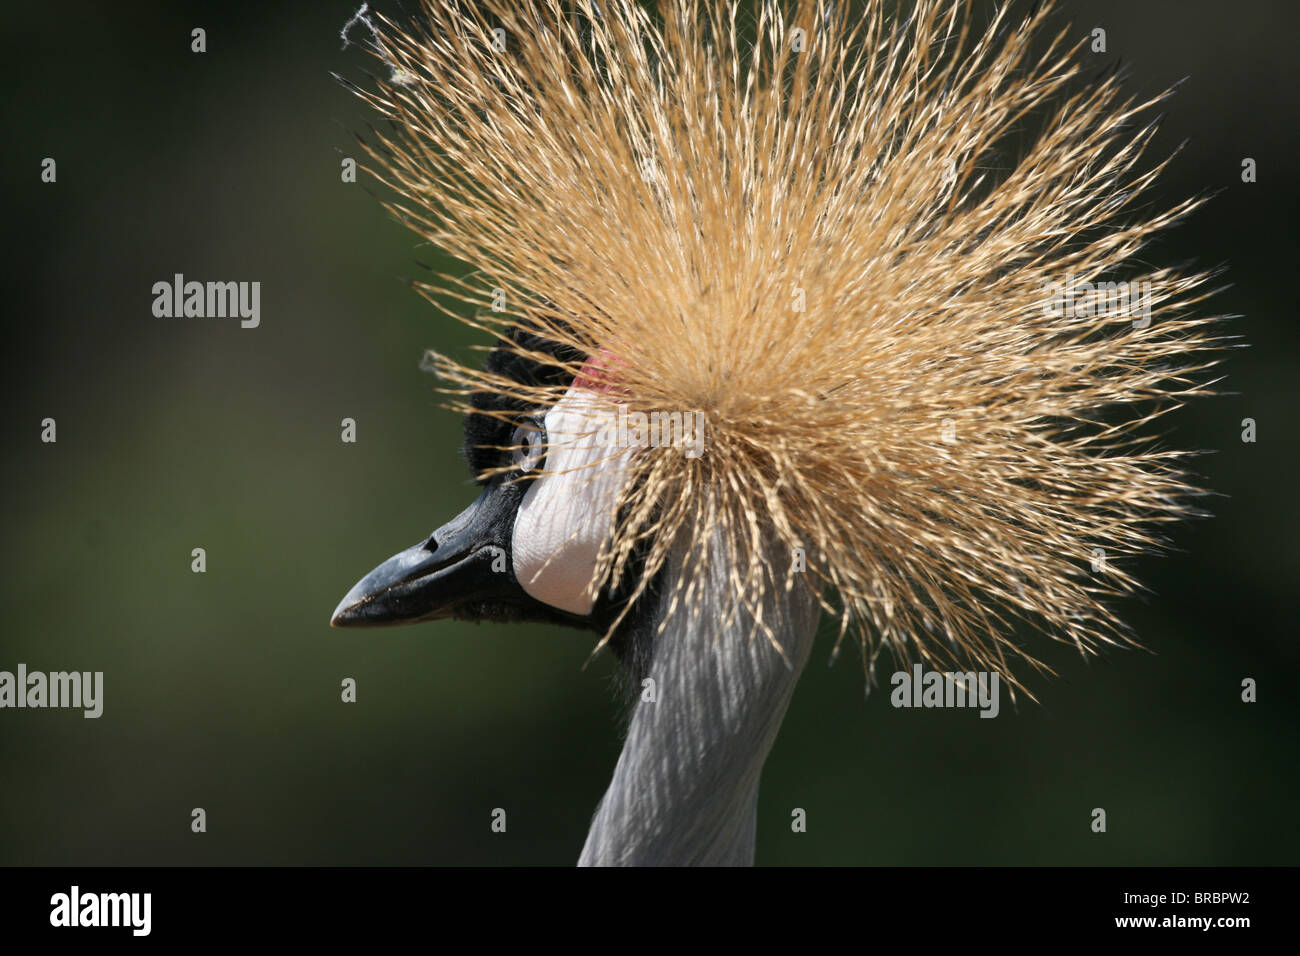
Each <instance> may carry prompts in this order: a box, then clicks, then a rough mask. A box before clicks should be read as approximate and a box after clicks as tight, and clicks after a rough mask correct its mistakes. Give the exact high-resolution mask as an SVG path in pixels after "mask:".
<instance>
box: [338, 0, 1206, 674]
mask: <svg viewBox="0 0 1300 956" xmlns="http://www.w3.org/2000/svg"><path fill="white" fill-rule="evenodd" d="M864 6H865V9H863V8H862V6H860V5H853V4H848V3H842V2H836V3H831V2H826V0H806V2H794V3H792V4H788V5H785V4H778V3H775V2H760V3H758V4H757V5H751V4H748V3H740V2H736V0H720V2H713V3H706V2H700V0H663V2H661V3H660V4H659V7H658V9H657V11H655V12H650V11H647V10H645V9H643V8H642V7H640V6H637V5H635V4H632V3H629V2H626V0H602V2H600V3H599V4H596V3H591V2H577V3H573V4H562V3H560V2H558V0H540V2H536V3H531V4H519V3H517V2H515V0H486V2H484V3H482V4H480V5H468V4H459V3H455V2H451V0H423V13H424V20H425V22H424V23H423V24H422V25H421V26H420V27H419V28H418V29H415V30H404V29H402V28H400V27H399V26H397V25H396V24H395V23H393V22H392V21H390V20H388V19H385V18H384V17H382V16H380V15H379V14H377V13H375V14H372V18H373V23H374V25H375V27H376V31H375V38H374V39H375V53H376V55H377V56H378V57H379V58H380V60H381V61H382V63H383V64H384V66H385V68H386V70H387V72H388V74H389V75H390V76H395V77H399V78H400V82H398V81H385V80H383V79H377V80H376V81H375V84H374V86H373V88H372V89H370V90H369V91H366V92H363V93H362V94H361V95H362V96H363V97H364V98H365V99H366V100H367V101H368V102H370V103H371V104H372V105H373V106H374V107H376V108H377V109H378V110H379V111H380V113H382V114H383V115H384V116H385V117H387V118H388V119H389V120H391V121H392V122H391V130H389V131H381V132H379V134H378V136H377V138H375V139H369V138H368V139H367V140H366V142H367V144H368V145H367V148H368V150H369V153H370V156H371V157H372V159H373V164H372V167H371V169H370V171H371V172H372V173H373V174H374V175H375V176H377V177H378V178H379V179H380V180H382V181H383V182H385V183H386V184H387V185H388V186H390V187H391V188H392V190H393V193H394V195H395V197H396V198H394V199H392V200H391V203H390V208H391V209H392V211H393V212H394V213H395V214H396V215H397V216H398V217H399V218H400V219H401V220H402V221H403V222H405V223H407V224H408V225H409V226H410V227H411V228H413V229H414V230H415V231H416V232H418V233H419V234H420V235H421V236H422V237H423V238H425V239H426V240H428V241H429V242H431V243H434V244H435V245H437V246H439V247H440V248H442V249H443V250H445V251H446V252H447V253H448V254H450V255H451V256H454V257H455V258H457V259H459V260H461V261H462V262H464V263H466V264H467V265H468V266H469V267H470V268H471V269H472V271H471V272H469V274H468V276H451V275H440V276H438V277H437V278H436V280H435V281H432V282H430V283H428V284H427V285H423V286H421V288H422V289H423V291H424V292H425V293H426V295H427V296H428V298H429V300H430V301H431V302H433V303H434V304H435V305H437V306H439V308H444V309H446V311H448V313H449V314H450V315H452V316H453V317H454V318H456V319H459V320H461V321H464V322H467V323H469V324H470V325H472V326H475V327H477V328H482V329H484V330H485V331H487V332H489V333H491V334H492V335H493V336H494V338H495V337H497V336H502V335H504V334H505V332H506V331H508V329H509V328H510V327H511V326H513V325H518V324H524V325H526V326H527V327H529V328H531V329H533V330H535V331H537V332H539V333H540V334H542V335H543V336H544V337H546V338H548V339H550V340H552V341H553V342H555V343H558V344H559V345H562V346H565V347H568V348H570V349H573V350H576V352H578V353H581V354H582V355H590V354H594V353H597V352H598V351H599V350H602V349H604V350H607V352H612V353H613V354H614V355H615V356H617V359H618V378H619V388H618V389H616V390H602V391H599V392H597V393H595V399H594V400H595V401H603V402H608V403H611V405H612V404H613V403H615V402H626V403H628V404H629V405H630V406H631V407H632V408H635V409H638V410H641V411H646V412H651V411H666V412H695V411H699V412H703V414H704V416H705V422H706V431H705V435H706V440H707V450H706V452H705V453H704V454H703V455H702V456H700V457H698V458H692V457H689V456H686V455H684V454H682V451H681V449H680V448H673V447H661V448H648V449H643V450H639V451H638V452H637V453H636V455H635V465H634V480H632V481H631V482H630V483H629V485H628V487H627V490H626V492H625V494H624V496H623V498H622V500H621V501H620V502H619V508H618V511H617V519H616V521H615V527H614V531H613V534H612V536H611V539H610V542H609V547H608V549H607V551H606V554H605V555H604V559H603V560H602V561H601V562H600V566H599V568H598V571H597V577H596V580H594V581H593V582H592V587H593V588H596V587H598V586H601V585H602V584H605V583H609V582H611V581H613V580H616V579H620V578H621V577H622V576H623V575H624V574H625V573H626V572H627V570H628V568H629V567H631V566H632V562H633V556H634V555H635V554H637V553H638V551H640V552H642V553H643V556H644V559H645V562H646V571H647V573H646V575H645V576H644V578H643V579H642V583H643V584H644V581H647V580H649V579H650V578H651V576H652V575H653V574H654V573H655V572H656V571H657V570H658V569H659V568H661V567H663V566H664V564H665V562H666V560H667V557H668V554H669V550H670V549H671V548H673V547H674V546H680V545H681V544H682V543H683V542H685V545H686V550H687V554H688V556H689V557H688V563H687V566H688V567H689V566H690V563H691V562H694V563H695V564H696V565H697V566H698V565H699V564H701V563H706V562H710V561H719V560H723V561H726V562H727V564H728V566H729V568H730V571H729V573H730V575H731V579H732V582H733V585H734V592H735V596H736V602H737V604H736V606H737V607H740V606H744V607H748V608H750V609H755V608H757V607H759V606H760V603H761V602H760V600H759V598H760V596H761V595H762V594H763V593H764V591H765V590H766V589H769V588H792V587H811V588H814V589H815V590H816V591H817V592H818V593H819V594H821V595H822V596H823V600H824V601H825V602H826V606H827V607H828V609H831V610H833V611H834V612H835V613H836V614H838V616H839V619H840V621H841V635H840V636H841V639H842V638H843V637H844V635H845V634H848V633H853V634H856V635H858V636H859V637H861V639H862V641H863V645H864V647H865V648H866V650H867V653H866V654H865V656H864V660H866V661H867V662H874V660H875V657H876V654H877V653H878V651H879V650H880V649H882V648H889V649H891V650H892V651H894V652H895V653H896V654H897V655H898V656H899V657H901V658H903V659H922V660H925V661H927V662H930V663H932V664H933V665H934V666H941V667H946V666H948V665H953V664H956V665H961V666H962V667H963V668H964V667H966V666H976V667H980V668H982V669H988V670H998V671H1000V672H1001V673H1002V674H1003V675H1004V676H1006V677H1007V678H1009V679H1012V680H1014V678H1013V677H1012V675H1011V674H1010V673H1009V664H1010V663H1011V660H1010V659H1011V658H1012V657H1013V655H1019V656H1023V657H1024V658H1025V659H1026V660H1028V661H1029V662H1030V663H1031V664H1034V666H1036V667H1041V665H1039V664H1038V663H1037V662H1036V661H1035V660H1034V658H1033V657H1032V656H1030V654H1028V653H1026V652H1025V650H1024V649H1023V648H1020V647H1018V646H1017V645H1016V644H1015V643H1014V642H1013V640H1012V638H1011V633H1012V631H1011V624H1012V619H1014V618H1023V619H1027V620H1029V621H1031V622H1033V623H1035V624H1036V625H1037V626H1038V627H1039V628H1040V629H1041V630H1043V631H1044V632H1045V633H1047V634H1049V635H1050V636H1052V637H1054V638H1057V639H1059V640H1063V641H1067V642H1070V643H1072V644H1074V645H1075V646H1076V647H1078V648H1079V649H1080V650H1081V651H1083V652H1091V651H1095V650H1096V649H1097V648H1098V647H1099V646H1100V645H1101V644H1103V643H1106V642H1123V641H1127V640H1129V638H1128V636H1127V634H1126V632H1125V630H1124V629H1123V627H1122V625H1121V623H1120V621H1119V620H1118V619H1117V618H1116V616H1115V615H1114V613H1113V612H1112V610H1111V609H1110V608H1109V607H1108V606H1107V602H1106V599H1107V598H1108V596H1111V595H1114V594H1117V593H1123V592H1128V591H1131V590H1133V589H1134V588H1135V587H1136V586H1137V585H1136V582H1135V581H1134V580H1133V579H1132V578H1131V577H1130V576H1129V574H1128V573H1127V572H1126V571H1125V570H1123V566H1122V559H1123V558H1124V557H1125V556H1130V555H1134V554H1137V553H1139V552H1144V551H1148V550H1152V549H1155V548H1157V547H1158V546H1159V544H1160V538H1159V535H1158V534H1157V532H1158V529H1159V526H1160V525H1161V524H1162V523H1163V522H1168V521H1171V520H1174V519H1177V518H1180V517H1182V516H1184V515H1185V514H1187V513H1189V511H1190V510H1191V509H1190V506H1189V500H1190V499H1191V498H1192V497H1193V496H1194V495H1195V494H1196V493H1197V492H1196V489H1195V488H1194V487H1192V486H1191V484H1190V483H1189V481H1188V478H1187V477H1186V475H1185V473H1184V471H1183V468H1182V461H1183V457H1184V456H1183V455H1182V454H1181V453H1179V452H1177V451H1171V450H1164V449H1161V448H1160V447H1159V446H1158V445H1156V444H1155V443H1154V442H1153V441H1152V440H1151V438H1150V435H1151V429H1150V426H1151V423H1152V421H1153V420H1154V419H1155V418H1156V417H1157V416H1159V415H1160V414H1162V413H1164V412H1165V411H1168V410H1170V409H1171V408H1174V407H1177V406H1178V405H1179V404H1180V403H1182V402H1183V401H1184V400H1185V399H1187V398H1189V397H1191V396H1194V395H1199V394H1202V393H1204V392H1205V391H1206V390H1207V389H1208V387H1209V385H1208V384H1207V383H1205V382H1203V381H1202V380H1201V378H1202V377H1201V375H1200V373H1202V372H1203V371H1204V370H1205V369H1207V368H1209V367H1210V366H1211V365H1212V364H1213V362H1214V360H1215V359H1214V353H1213V350H1214V349H1215V348H1216V347H1218V345H1219V340H1218V338H1217V336H1216V333H1215V332H1214V330H1213V329H1212V328H1211V327H1210V324H1211V322H1212V321H1213V320H1212V319H1211V318H1209V317H1207V316H1205V315H1203V314H1201V313H1200V312H1199V311H1198V307H1199V306H1200V305H1201V302H1202V300H1203V299H1204V298H1205V296H1206V295H1207V294H1208V291H1207V289H1206V281H1207V278H1208V276H1207V275H1206V274H1202V273H1195V274H1188V273H1182V272H1179V271H1175V270H1171V269H1164V268H1153V267H1151V266H1149V265H1147V264H1146V263H1145V262H1143V261H1142V260H1141V259H1139V258H1138V253H1139V251H1140V250H1142V248H1143V247H1144V245H1145V244H1146V243H1147V242H1148V241H1149V240H1151V238H1152V237H1153V236H1155V235H1156V234H1157V233H1159V232H1160V231H1161V230H1163V229H1165V228H1167V227H1168V226H1170V225H1172V224H1174V223H1175V222H1176V221H1177V220H1178V219H1180V218H1181V217H1182V216H1184V215H1186V214H1187V213H1188V212H1190V211H1191V210H1192V209H1193V208H1194V207H1195V206H1196V205H1197V201H1188V202H1184V203H1182V204H1181V205H1178V206H1175V207H1174V208H1172V209H1168V210H1163V211H1160V210H1155V211H1153V210H1152V209H1151V208H1150V207H1149V205H1148V204H1147V200H1146V198H1145V196H1146V193H1147V191H1148V189H1149V187H1150V186H1151V185H1152V183H1153V181H1154V180H1155V179H1156V177H1157V176H1158V175H1159V173H1160V171H1161V169H1162V168H1163V165H1164V164H1163V163H1161V164H1157V165H1155V166H1153V167H1149V168H1144V167H1143V165H1142V164H1141V163H1140V159H1141V157H1142V154H1143V151H1144V148H1145V147H1146V146H1147V144H1148V143H1149V141H1150V139H1151V136H1152V133H1153V131H1154V126H1153V125H1151V124H1148V123H1145V121H1144V120H1143V117H1145V116H1146V115H1147V113H1149V111H1150V109H1151V107H1152V106H1153V105H1154V104H1155V103H1156V102H1158V100H1159V98H1156V99H1155V100H1151V101H1148V102H1135V101H1133V100H1131V99H1127V98H1125V96H1124V95H1123V94H1122V92H1121V87H1120V83H1119V81H1118V80H1117V79H1116V78H1115V77H1114V76H1108V77H1103V78H1101V79H1098V80H1095V81H1093V82H1090V83H1088V84H1080V83H1077V82H1075V80H1076V77H1077V76H1078V75H1079V73H1080V71H1081V69H1082V67H1081V66H1080V63H1079V60H1080V57H1079V55H1078V54H1079V52H1080V51H1079V50H1078V49H1077V47H1078V45H1079V42H1080V41H1079V37H1078V35H1077V34H1074V33H1072V32H1071V31H1070V30H1069V29H1068V28H1066V29H1062V30H1061V31H1060V32H1059V33H1056V34H1055V36H1054V37H1053V36H1049V35H1043V36H1040V34H1044V33H1045V30H1046V25H1047V23H1048V22H1049V18H1050V14H1049V11H1048V10H1047V9H1046V7H1047V6H1050V5H1044V7H1043V9H1040V10H1038V11H1037V12H1034V13H1032V14H1031V15H1029V16H1028V17H1027V18H1026V19H1024V20H1017V19H1015V18H1013V16H1012V15H1011V14H1010V13H1009V12H1008V10H1006V9H1003V10H1001V11H1000V12H998V13H997V14H996V15H995V16H994V17H993V19H992V21H991V22H990V23H988V24H987V25H985V26H981V27H976V26H975V25H974V16H973V14H972V13H971V11H970V9H969V4H968V3H965V2H933V0H919V2H916V3H912V4H908V3H904V4H900V5H899V6H900V7H901V8H903V11H904V13H903V14H895V13H892V12H891V10H892V9H893V7H894V6H895V5H894V4H887V3H884V2H880V0H868V2H866V3H865V5H864ZM1166 162H1167V161H1166ZM1107 281H1111V282H1126V283H1129V284H1130V285H1129V286H1127V287H1124V288H1127V289H1136V290H1140V291H1139V292H1138V293H1135V296H1136V295H1141V294H1145V299H1142V300H1140V301H1141V302H1142V303H1144V304H1145V306H1146V307H1147V308H1148V309H1149V313H1148V316H1147V318H1148V320H1147V321H1142V319H1141V316H1139V315H1138V314H1136V313H1135V312H1134V310H1133V309H1132V308H1131V306H1132V305H1133V304H1135V303H1137V302H1138V301H1139V300H1138V299H1137V298H1136V297H1135V298H1133V299H1132V300H1131V301H1129V303H1128V304H1129V305H1130V308H1129V309H1122V308H1121V309H1116V308H1113V307H1112V306H1113V305H1114V304H1115V300H1114V299H1111V300H1108V301H1109V304H1107V302H1106V301H1099V300H1090V299H1089V298H1088V297H1087V295H1086V293H1082V301H1081V302H1080V301H1076V302H1074V303H1073V304H1071V303H1069V302H1068V300H1064V299H1063V298H1062V297H1060V296H1054V292H1057V291H1060V290H1068V291H1070V292H1072V293H1075V294H1076V298H1077V297H1078V294H1080V293H1081V290H1086V289H1087V288H1088V287H1087V286H1086V285H1084V284H1085V283H1092V284H1097V283H1101V282H1107ZM493 290H504V300H505V307H504V309H503V310H498V311H495V312H494V311H491V310H490V309H489V308H488V306H489V304H491V303H492V300H493V296H494V291H493ZM448 297H450V298H452V299H453V300H457V301H460V302H463V303H467V304H469V305H471V306H478V307H480V309H481V310H482V311H478V312H476V313H475V314H474V315H472V316H468V315H466V314H465V312H466V311H468V310H466V309H465V308H463V307H462V306H455V307H452V308H449V309H447V308H446V306H445V305H444V303H445V302H446V301H447V298H448ZM1090 302H1091V304H1089V303H1090ZM495 304H496V305H497V306H500V305H501V296H500V295H498V297H497V301H496V303H495ZM513 347H516V348H523V347H524V346H520V345H516V346H513ZM546 358H548V359H549V356H547V357H546ZM436 361H437V365H438V367H439V371H440V374H441V375H442V377H443V379H444V381H445V382H447V383H449V385H450V386H451V391H452V392H454V393H456V394H459V395H460V396H461V402H460V403H458V407H465V406H464V399H465V398H466V396H467V395H468V394H470V393H472V392H474V391H476V390H478V391H484V390H485V391H489V392H495V393H500V394H503V395H509V396H512V397H515V398H519V399H522V400H524V401H526V402H529V403H532V404H536V405H537V406H539V407H546V406H550V405H553V404H554V403H555V402H556V401H558V400H559V398H560V397H561V394H562V392H563V388H560V389H526V388H523V387H522V386H521V385H520V384H519V383H517V382H514V381H510V380H505V379H500V378H495V377H492V376H490V375H487V374H485V373H484V372H481V371H480V370H477V369H474V368H470V367H467V366H465V365H461V364H458V363H456V362H453V361H451V360H449V359H446V358H441V357H439V358H438V359H437V360H436ZM580 365H581V363H580V362H575V363H573V367H572V368H571V371H572V373H573V374H574V375H575V376H576V375H578V374H579V372H580ZM718 529H721V530H722V531H723V532H724V534H723V535H722V540H724V541H726V542H728V545H727V547H726V549H725V554H719V553H717V552H716V550H711V549H710V547H709V546H707V545H706V544H705V542H708V541H710V540H711V539H712V537H713V532H714V531H715V530H718ZM794 549H803V552H802V553H804V554H805V555H806V561H807V565H806V568H807V569H806V571H801V570H800V567H801V565H800V563H799V562H798V561H797V560H796V561H793V562H790V566H788V567H786V566H782V567H779V568H778V567H773V566H772V565H771V562H770V560H769V555H771V554H773V553H777V554H785V553H787V552H791V553H796V554H798V552H796V551H795V550H794ZM1098 555H1100V556H1101V563H1100V564H1098V559H1097V556H1098ZM704 577H705V576H704V575H702V574H692V573H686V574H683V575H682V576H681V578H680V580H679V581H678V582H677V584H676V585H675V587H676V588H677V593H676V597H677V599H678V600H679V601H681V602H683V603H685V604H686V605H688V606H689V605H691V604H692V602H693V601H694V600H696V596H695V595H694V592H693V591H692V587H693V582H695V581H698V580H703V579H704ZM760 629H761V625H760ZM756 636H757V635H756ZM766 637H767V638H768V639H773V640H774V639H775V638H774V636H773V635H772V634H770V633H769V634H767V635H766ZM837 647H838V645H837Z"/></svg>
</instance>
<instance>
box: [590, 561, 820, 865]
mask: <svg viewBox="0 0 1300 956" xmlns="http://www.w3.org/2000/svg"><path fill="white" fill-rule="evenodd" d="M715 553H717V552H716V549H715ZM772 557H773V559H774V563H773V565H772V566H773V567H774V568H776V567H778V564H777V562H779V561H780V560H781V558H779V557H777V556H776V555H773V556H772ZM719 563H720V562H717V561H711V562H710V567H711V570H710V572H709V574H708V576H707V580H706V581H704V582H703V584H704V587H703V594H702V598H703V599H702V600H701V601H700V602H699V604H698V611H697V612H696V613H694V614H690V615H688V614H686V613H685V612H682V611H680V610H678V611H676V612H674V613H673V614H672V616H671V617H670V618H669V619H668V620H667V622H666V623H665V626H664V629H663V631H662V632H661V633H660V634H659V635H658V637H657V638H656V639H655V648H654V655H653V658H652V660H651V664H650V672H649V676H650V678H651V679H653V680H654V695H655V698H656V699H655V700H654V701H653V702H651V701H647V700H645V699H644V697H645V694H644V693H642V692H640V690H641V689H638V697H637V702H636V705H635V710H634V711H633V713H632V720H631V723H630V725H629V727H628V733H627V740H626V741H625V743H624V745H623V752H622V754H620V756H619V759H618V766H617V767H616V768H615V770H614V778H613V780H611V781H610V784H609V788H608V789H607V790H606V791H605V796H604V798H603V799H602V800H601V802H600V806H599V807H598V808H597V810H596V816H595V819H593V821H592V824H591V830H590V832H589V833H588V834H587V842H586V845H585V846H584V847H583V849H582V856H581V857H580V858H579V860H578V865H579V866H748V865H751V864H752V863H753V862H754V831H755V826H756V823H757V814H758V779H759V774H760V773H761V772H762V770H763V763H764V761H765V760H766V759H767V755H768V752H769V751H770V750H771V749H772V744H773V742H774V741H775V740H776V735H777V731H778V730H779V729H780V727H781V721H782V719H784V717H785V712H786V708H787V706H788V705H789V703H790V697H791V695H792V694H793V693H794V688H795V684H797V683H798V681H799V674H800V672H801V671H802V670H803V666H804V664H805V663H806V662H807V660H808V653H809V651H810V650H811V648H812V643H813V637H814V635H815V633H816V630H817V619H818V615H819V606H818V604H817V601H816V599H815V597H814V596H813V595H812V594H811V593H809V589H808V588H806V587H802V586H800V587H796V588H794V589H792V590H791V591H789V592H786V591H784V590H783V588H782V586H781V584H779V583H778V584H776V585H775V586H773V587H769V588H768V590H769V592H772V593H769V595H768V597H767V598H766V599H765V601H764V604H763V609H762V610H763V620H764V621H766V622H767V623H768V624H769V626H770V627H771V628H772V631H773V633H774V634H775V636H776V638H777V640H778V641H779V642H780V644H781V647H782V649H783V650H784V651H785V656H786V658H787V659H788V661H787V660H786V659H782V656H781V655H780V654H779V653H777V651H776V649H775V648H774V647H773V646H772V644H771V642H770V641H769V640H768V639H767V637H766V636H765V635H764V634H763V633H761V632H756V631H755V630H754V629H753V627H752V624H753V619H752V617H750V616H749V615H747V614H744V613H738V614H736V615H735V616H734V618H733V621H732V623H731V624H730V626H728V627H725V628H724V627H723V626H722V624H723V619H724V618H725V617H726V609H727V608H728V606H729V599H730V597H731V590H730V584H729V582H728V581H727V579H726V575H725V569H724V568H721V567H719ZM787 566H788V565H779V567H780V571H779V572H778V573H775V574H774V576H775V577H776V578H777V579H778V581H780V580H782V579H783V578H784V569H785V567H787ZM666 570H667V573H668V574H669V575H677V574H680V571H681V561H680V559H678V560H676V561H675V562H674V563H673V564H670V566H669V567H668V568H667V569H666ZM669 590H671V589H669ZM666 601H667V598H665V602H666ZM665 610H666V608H664V607H661V608H660V609H659V614H660V615H662V614H663V613H664V611H665Z"/></svg>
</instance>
